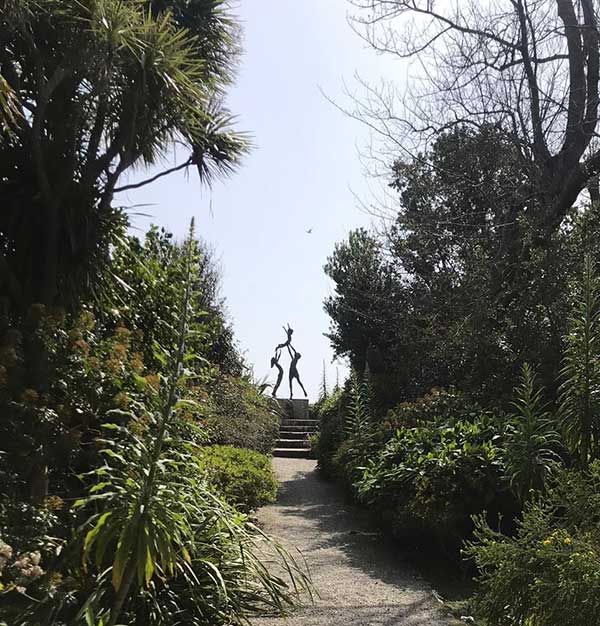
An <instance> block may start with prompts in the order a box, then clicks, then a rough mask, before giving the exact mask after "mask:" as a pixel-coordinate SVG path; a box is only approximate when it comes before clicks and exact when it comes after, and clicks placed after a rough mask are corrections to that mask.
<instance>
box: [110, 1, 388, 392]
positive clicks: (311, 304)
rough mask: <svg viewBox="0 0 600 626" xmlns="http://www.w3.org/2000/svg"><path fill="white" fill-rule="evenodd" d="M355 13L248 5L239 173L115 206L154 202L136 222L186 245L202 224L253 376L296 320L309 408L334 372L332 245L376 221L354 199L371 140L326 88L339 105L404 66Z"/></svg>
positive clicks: (340, 8)
mask: <svg viewBox="0 0 600 626" xmlns="http://www.w3.org/2000/svg"><path fill="white" fill-rule="evenodd" d="M349 8H350V7H349V5H348V3H347V2H346V1H345V0H302V1H300V2H299V1H298V0H242V1H241V2H240V3H239V6H238V8H237V13H238V15H239V16H240V17H241V19H242V22H243V25H244V42H243V44H244V56H243V58H242V61H241V67H240V71H239V75H238V80H237V82H236V86H235V87H234V88H233V89H232V91H231V93H230V96H229V99H228V101H229V106H230V108H231V110H232V112H233V113H235V114H237V115H238V118H239V121H238V124H237V126H238V128H239V129H240V130H245V131H248V132H250V133H251V135H252V137H253V143H254V149H253V150H252V152H251V153H250V154H249V155H248V156H247V157H246V159H245V161H244V164H243V167H242V168H241V169H240V170H239V171H238V172H236V173H235V174H234V175H233V176H232V177H231V178H230V179H229V180H227V181H226V182H225V183H223V184H221V183H217V184H216V185H215V186H214V188H213V189H212V190H211V191H209V190H206V189H202V188H201V187H200V185H199V183H198V180H197V178H196V176H195V174H194V172H193V171H192V170H190V173H189V177H186V176H185V175H184V174H175V175H173V176H171V177H168V178H164V179H162V180H160V181H157V182H156V183H154V184H153V185H151V186H150V187H146V188H143V189H140V190H137V191H135V192H133V191H131V192H129V193H127V194H123V196H124V197H121V198H119V201H120V202H123V203H125V204H137V203H140V204H144V203H147V204H152V206H149V207H145V208H144V209H142V210H143V211H145V212H147V213H149V214H151V218H141V217H135V216H134V217H133V218H132V221H133V225H134V227H138V228H142V229H143V228H145V227H146V226H147V224H148V223H149V222H150V221H152V222H154V223H157V224H159V225H161V226H165V227H166V228H168V229H169V230H171V231H172V232H174V233H175V234H176V235H177V236H181V235H183V234H184V233H185V230H186V228H187V225H188V223H189V220H190V217H191V216H194V217H195V218H196V224H197V228H198V234H199V235H200V236H202V237H203V238H204V239H206V240H207V241H209V242H211V243H212V244H213V245H214V246H215V248H216V250H217V256H218V257H219V258H220V260H221V264H222V268H223V295H224V296H225V297H226V298H227V302H228V308H229V311H230V314H231V317H232V319H233V323H234V326H235V331H236V336H237V339H238V341H239V343H240V345H241V347H242V349H243V350H244V351H245V354H246V358H247V360H248V361H249V363H251V364H252V365H253V367H254V373H255V376H256V377H258V378H261V377H263V376H266V375H269V374H271V377H272V372H271V370H270V369H269V360H270V357H271V354H272V352H273V347H274V346H275V345H276V344H277V343H280V342H281V341H282V340H283V339H284V334H283V330H282V328H281V327H282V325H283V324H286V323H287V322H289V323H290V324H291V325H292V327H293V328H294V329H295V334H294V345H295V346H296V348H297V350H298V351H300V352H301V353H302V355H303V357H302V360H301V361H300V363H299V370H300V375H301V377H302V378H303V381H304V384H305V386H306V388H307V390H308V392H309V397H310V398H311V399H315V398H316V395H317V393H318V388H319V383H320V380H321V373H322V363H323V360H325V363H326V367H327V370H328V378H329V381H330V382H331V383H333V382H334V380H335V370H336V364H333V365H332V364H331V360H332V351H331V349H330V347H329V341H328V340H327V339H326V338H325V337H324V336H323V333H324V332H326V331H327V329H328V325H329V320H328V317H327V316H326V314H325V313H324V311H323V304H322V303H323V299H324V298H325V297H326V296H327V295H328V294H329V293H330V291H331V288H332V287H331V284H330V282H329V280H328V279H327V277H326V276H325V274H324V273H323V264H324V263H325V261H326V258H327V256H328V255H329V254H331V252H332V250H333V246H334V243H335V242H337V241H340V240H342V239H344V237H345V236H346V235H347V233H348V231H349V230H350V229H352V228H355V227H357V226H359V225H364V224H368V223H369V222H370V218H369V216H367V215H366V214H365V213H364V212H362V211H361V210H360V209H359V208H358V206H357V201H356V199H355V197H354V195H353V194H354V193H356V194H358V196H359V197H366V196H367V195H368V186H369V184H370V183H369V181H368V180H367V179H366V178H365V176H364V174H363V172H362V167H361V164H360V160H359V156H358V151H357V146H360V145H363V144H365V142H366V141H367V140H368V133H367V131H366V129H365V128H364V127H363V126H362V125H360V124H359V123H357V122H355V121H352V120H351V119H349V118H347V117H345V116H344V115H343V114H342V113H340V112H339V111H338V110H336V109H335V108H334V107H333V106H332V105H331V104H330V103H329V102H327V100H326V99H325V98H324V97H323V96H322V94H321V93H320V90H319V88H322V89H323V90H324V91H325V92H326V93H327V94H328V95H330V96H331V97H333V98H334V99H336V100H342V99H343V91H344V86H343V82H344V81H346V82H347V83H348V84H349V85H352V84H353V76H354V74H355V72H359V73H360V75H361V76H362V77H364V78H366V79H368V80H370V81H376V80H378V79H379V78H380V77H382V76H387V77H388V78H391V77H393V72H394V71H395V68H396V67H397V66H396V65H395V64H394V62H393V60H391V59H389V58H383V57H381V56H378V55H376V54H375V52H373V51H372V50H368V49H366V48H365V46H364V44H363V42H362V41H361V40H360V39H359V38H358V37H357V35H356V34H355V33H353V32H352V30H351V28H350V26H349V25H348V23H347V20H346V18H347V12H348V10H349ZM185 156H186V155H184V154H181V155H180V157H181V158H184V157H185ZM138 176H139V175H138ZM309 228H312V234H310V235H309V234H306V232H305V231H306V230H308V229H309ZM283 364H284V365H287V360H286V361H285V362H284V363H283ZM339 368H340V375H341V374H342V372H345V368H344V367H343V366H342V365H340V366H339ZM286 378H287V376H286ZM299 392H300V390H298V391H297V392H296V393H295V396H296V397H299V395H300V393H299ZM285 394H287V381H286V380H285V379H284V385H282V388H281V393H280V394H279V395H281V396H283V397H285Z"/></svg>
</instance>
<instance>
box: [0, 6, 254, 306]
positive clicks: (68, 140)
mask: <svg viewBox="0 0 600 626" xmlns="http://www.w3.org/2000/svg"><path fill="white" fill-rule="evenodd" d="M0 38H1V39H0V40H1V42H2V45H1V46H0V48H1V50H0V66H1V67H2V73H3V80H2V82H1V83H0V110H2V112H3V117H4V119H6V116H7V115H8V116H9V117H10V119H11V121H12V122H14V124H13V125H14V133H12V134H8V133H4V134H2V135H1V136H0V204H1V205H2V211H1V212H0V233H1V234H2V236H3V242H2V243H0V255H1V257H2V258H0V272H1V273H0V287H1V286H2V283H4V284H6V285H9V284H10V285H11V286H12V292H11V298H10V299H11V305H13V306H15V305H16V307H17V308H18V309H20V310H25V309H26V308H27V306H28V305H29V304H31V303H34V302H39V303H43V304H60V305H66V306H71V305H76V304H77V302H78V301H79V300H80V299H81V296H82V289H83V288H84V287H86V288H87V287H91V288H93V286H94V284H95V278H96V277H97V273H98V271H99V270H100V269H101V267H102V265H103V261H104V260H105V257H106V254H107V251H108V248H109V245H110V240H111V236H112V235H113V233H114V231H115V230H116V229H119V228H120V227H122V225H123V221H124V220H123V216H122V214H121V212H120V211H118V210H116V209H114V208H113V207H112V202H113V196H114V194H115V193H116V192H118V191H119V190H123V189H126V188H128V187H132V186H136V187H138V186H142V185H145V184H149V183H150V182H152V181H153V180H155V179H156V178H158V177H160V176H162V175H166V174H167V173H170V172H172V171H174V170H177V169H182V168H184V167H189V166H194V167H195V168H196V169H197V170H198V173H199V175H200V178H201V180H202V181H203V182H205V183H210V182H211V180H212V179H213V178H214V177H215V176H219V175H225V174H228V173H229V172H231V171H232V170H233V169H234V168H235V166H236V165H237V164H238V162H239V159H240V157H241V155H242V154H243V153H244V151H245V150H246V147H247V142H246V140H245V138H244V136H243V135H240V134H238V133H235V132H233V131H232V130H231V123H232V118H231V116H230V114H229V113H228V111H227V110H226V109H225V108H224V106H223V104H222V100H223V94H224V91H225V89H226V87H227V86H228V85H229V84H230V82H231V80H232V76H233V70H234V68H235V62H236V58H237V55H238V52H239V44H238V41H239V32H238V27H237V25H236V22H235V20H234V18H233V17H232V15H231V13H230V9H229V6H228V3H227V2H226V0H142V1H134V0H84V1H82V2H73V1H72V0H0ZM8 105H10V106H8ZM15 106H17V107H18V108H17V109H15V108H14V107H15ZM18 113H19V115H17V114H18ZM174 146H178V148H179V149H180V151H181V149H183V150H185V151H186V152H187V157H186V158H185V159H184V160H183V161H182V162H181V163H179V164H178V165H176V166H174V167H172V168H169V169H167V170H165V171H163V172H161V173H159V174H157V175H156V176H153V177H151V178H149V179H147V180H143V181H141V182H138V183H136V184H135V185H129V186H121V187H119V180H120V179H121V178H122V175H123V174H124V173H125V172H127V171H128V170H130V169H131V168H132V167H134V166H144V165H154V164H157V163H160V162H161V160H163V159H164V157H165V156H166V155H167V154H169V153H170V151H171V150H172V148H173V147H174ZM15 286H16V287H15Z"/></svg>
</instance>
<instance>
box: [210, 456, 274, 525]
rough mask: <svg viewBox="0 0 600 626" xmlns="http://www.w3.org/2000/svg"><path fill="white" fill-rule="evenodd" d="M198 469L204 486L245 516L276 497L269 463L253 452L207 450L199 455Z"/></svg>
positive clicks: (268, 459) (267, 459)
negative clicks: (206, 484)
mask: <svg viewBox="0 0 600 626" xmlns="http://www.w3.org/2000/svg"><path fill="white" fill-rule="evenodd" d="M198 458H199V466H200V469H201V471H203V472H205V475H206V479H207V481H208V486H209V488H210V489H211V490H214V491H215V493H217V494H218V495H219V496H220V497H222V498H223V499H224V500H225V501H226V502H228V503H229V504H231V505H233V506H235V507H236V508H237V509H239V510H240V511H243V512H244V513H248V512H250V511H253V510H255V509H257V508H259V507H261V506H263V505H265V504H269V503H270V502H274V501H275V498H276V497H277V480H276V478H275V476H274V474H273V470H272V468H271V459H270V458H269V457H267V456H265V455H264V454H260V452H255V451H254V450H244V449H242V448H234V447H232V446H209V447H207V448H202V449H201V450H200V453H199V456H198Z"/></svg>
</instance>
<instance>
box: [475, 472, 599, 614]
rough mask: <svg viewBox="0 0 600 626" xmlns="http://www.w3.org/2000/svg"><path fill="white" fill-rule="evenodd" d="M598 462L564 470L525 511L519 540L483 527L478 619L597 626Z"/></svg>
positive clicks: (477, 545) (479, 537) (478, 551)
mask: <svg viewBox="0 0 600 626" xmlns="http://www.w3.org/2000/svg"><path fill="white" fill-rule="evenodd" d="M599 520H600V462H595V463H593V464H592V465H591V466H590V469H589V473H580V472H576V471H567V470H563V471H562V472H561V473H560V474H558V475H557V476H556V477H555V478H554V479H553V480H552V482H551V485H550V487H549V488H548V490H547V491H546V492H545V493H544V494H543V495H541V496H540V497H539V499H537V500H536V501H534V502H532V503H530V504H528V505H527V506H526V508H525V512H524V514H523V519H522V521H520V522H519V524H518V529H517V532H516V535H515V536H514V537H513V538H509V537H506V536H504V535H502V534H500V533H498V532H496V531H494V530H492V528H490V526H489V525H488V524H487V523H486V522H485V521H484V520H483V519H482V518H481V517H480V518H478V519H477V528H476V531H475V537H476V540H475V541H473V542H470V543H469V544H468V548H467V550H466V553H467V555H468V556H469V557H470V558H472V559H473V560H474V562H475V563H476V565H477V567H478V569H479V572H480V575H479V583H480V587H479V591H478V593H477V595H476V599H475V608H476V611H477V612H478V613H479V614H480V615H481V616H482V617H483V618H485V619H486V620H488V622H489V623H490V624H494V626H529V625H533V624H535V626H557V625H558V624H560V625H561V626H595V625H596V624H598V616H599V615H600V525H599Z"/></svg>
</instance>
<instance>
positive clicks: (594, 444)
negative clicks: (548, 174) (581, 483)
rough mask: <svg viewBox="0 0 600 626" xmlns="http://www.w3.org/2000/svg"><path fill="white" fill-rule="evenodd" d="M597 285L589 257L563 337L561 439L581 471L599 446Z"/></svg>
mask: <svg viewBox="0 0 600 626" xmlns="http://www.w3.org/2000/svg"><path fill="white" fill-rule="evenodd" d="M599 289H600V284H599V282H598V276H597V273H596V269H595V267H594V261H593V259H592V257H591V256H590V255H586V256H585V258H584V262H583V275H582V280H581V284H580V287H579V293H578V295H577V301H576V308H575V312H574V315H573V318H572V320H571V324H570V329H569V332H568V334H567V337H566V343H567V347H566V350H565V355H564V360H563V367H562V370H561V379H562V383H561V386H560V413H561V418H562V426H563V430H564V434H565V439H566V442H567V445H568V446H569V449H570V450H571V452H572V453H573V454H575V455H576V456H577V459H578V461H579V463H580V465H581V467H584V468H585V467H587V466H588V464H589V461H590V458H592V457H597V456H598V452H599V446H600V309H599V306H598V305H599V296H600V291H599Z"/></svg>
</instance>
